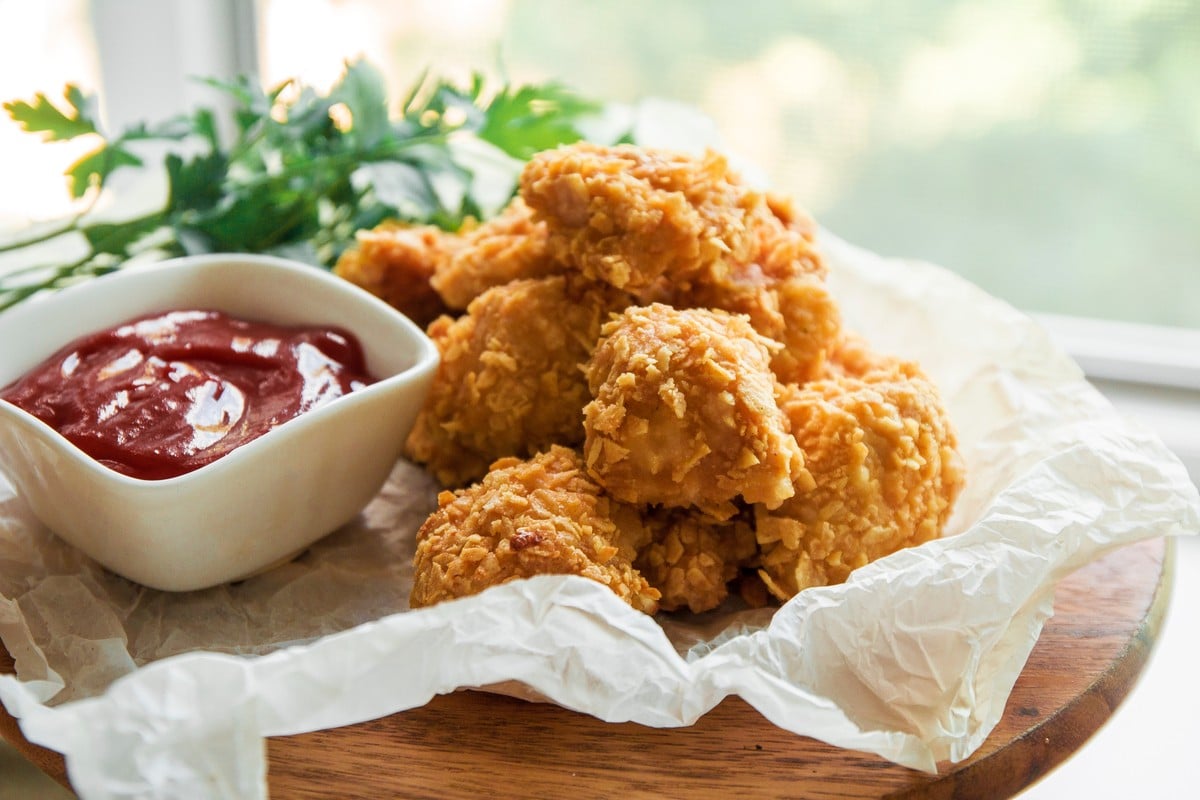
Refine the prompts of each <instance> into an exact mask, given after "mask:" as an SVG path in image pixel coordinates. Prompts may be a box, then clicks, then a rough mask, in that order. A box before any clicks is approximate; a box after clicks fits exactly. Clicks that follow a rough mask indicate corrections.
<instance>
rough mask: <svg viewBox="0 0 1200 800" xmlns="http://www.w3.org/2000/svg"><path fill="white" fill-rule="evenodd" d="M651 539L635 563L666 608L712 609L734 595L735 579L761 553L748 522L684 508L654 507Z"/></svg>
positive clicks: (649, 517) (648, 521) (648, 517)
mask: <svg viewBox="0 0 1200 800" xmlns="http://www.w3.org/2000/svg"><path fill="white" fill-rule="evenodd" d="M642 524H643V525H644V526H645V529H646V531H647V537H646V538H647V539H648V540H649V541H648V543H647V544H645V545H643V546H642V547H641V549H640V550H639V551H638V556H637V559H636V560H635V561H634V564H633V565H634V566H635V567H636V568H637V569H638V571H639V572H641V574H642V577H644V578H645V579H646V580H647V582H649V584H650V585H651V586H653V587H654V588H655V589H657V590H658V591H659V592H661V593H662V598H661V599H660V600H659V607H660V608H661V609H663V610H664V611H676V610H678V609H681V608H687V609H688V610H689V611H692V612H693V613H696V614H699V613H701V612H704V611H711V610H712V609H714V608H716V607H717V606H719V605H721V603H722V602H723V601H724V600H725V598H726V597H728V596H729V582H730V581H732V580H733V579H734V578H736V577H738V569H739V567H740V566H741V565H742V564H745V563H746V562H748V561H750V560H751V559H752V558H754V557H755V556H756V555H757V553H758V546H757V544H756V542H755V539H754V530H753V528H752V527H751V526H750V524H749V523H748V522H746V521H745V520H741V519H736V518H735V519H733V520H731V521H729V522H718V521H717V520H713V519H710V518H708V517H706V516H704V515H703V514H699V513H697V512H694V511H687V510H682V509H670V510H665V511H664V510H650V511H648V512H647V513H646V514H645V516H644V517H643V523H642Z"/></svg>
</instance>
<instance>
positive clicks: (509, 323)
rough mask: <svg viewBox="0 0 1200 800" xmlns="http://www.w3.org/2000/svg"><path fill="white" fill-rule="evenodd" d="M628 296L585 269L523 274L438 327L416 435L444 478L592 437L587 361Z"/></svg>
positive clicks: (421, 454)
mask: <svg viewBox="0 0 1200 800" xmlns="http://www.w3.org/2000/svg"><path fill="white" fill-rule="evenodd" d="M628 302H629V298H628V297H627V296H626V295H624V294H623V293H622V292H620V291H618V290H616V289H614V288H612V287H611V286H608V285H606V284H602V283H593V282H590V281H585V280H584V279H582V278H581V277H579V276H578V275H571V276H562V275H558V276H551V277H548V278H540V279H536V280H534V279H531V280H523V281H515V282H513V283H508V284H505V285H503V286H497V287H494V288H492V289H489V290H488V291H486V292H484V293H483V294H481V295H480V296H479V297H477V298H476V299H475V300H473V301H472V302H471V304H470V306H468V308H467V313H466V314H465V315H464V316H462V317H460V318H458V319H450V318H449V317H441V318H439V319H438V320H436V321H435V322H434V323H433V324H432V325H430V326H429V335H430V337H431V338H432V339H433V340H434V342H435V343H436V344H437V346H438V350H439V352H440V354H441V358H442V360H441V364H440V365H439V366H438V371H437V373H436V375H435V376H434V379H433V385H432V387H431V388H430V391H429V395H428V396H427V397H426V400H425V405H424V407H423V408H422V410H421V413H420V414H419V415H418V417H417V421H416V424H415V425H414V427H413V430H412V433H411V434H409V438H408V442H407V455H408V456H409V457H410V458H412V459H413V460H414V461H417V462H420V463H423V464H426V465H428V467H429V469H430V470H431V471H432V473H433V474H434V476H435V477H436V478H437V479H438V480H439V481H440V482H441V483H442V485H444V486H458V485H462V484H464V483H467V482H469V481H471V480H475V479H477V478H479V477H481V476H482V475H483V474H484V473H485V472H486V471H487V468H488V465H490V464H491V463H492V462H493V461H495V460H496V459H497V458H501V457H503V456H527V455H531V454H533V453H536V452H538V451H541V450H544V449H546V448H547V447H549V446H550V445H552V444H563V445H568V446H569V445H574V444H578V443H579V442H580V441H582V440H583V414H582V409H583V406H584V405H585V404H586V403H587V402H588V401H589V400H590V399H591V397H590V395H589V393H588V388H587V381H586V380H585V378H584V375H583V372H582V370H581V369H580V364H581V363H582V362H584V361H586V360H587V359H588V357H589V356H590V355H591V352H592V348H593V347H594V346H595V343H596V341H597V339H598V338H599V335H600V326H601V324H602V322H603V321H604V320H605V319H606V318H607V317H608V314H609V312H611V311H614V310H617V309H619V308H623V307H624V306H625V305H626V304H627V303H628Z"/></svg>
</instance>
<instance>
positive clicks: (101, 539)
mask: <svg viewBox="0 0 1200 800" xmlns="http://www.w3.org/2000/svg"><path fill="white" fill-rule="evenodd" d="M185 308H199V309H215V310H218V311H224V312H225V313H227V314H229V315H230V316H233V317H239V318H242V319H247V320H254V321H262V322H269V323H276V324H282V325H289V326H290V325H331V326H337V327H340V328H343V329H345V330H347V331H349V332H350V333H352V334H354V335H355V336H356V337H357V338H358V340H359V343H360V344H361V345H362V349H363V353H364V356H365V357H366V366H367V370H368V372H369V373H370V374H371V375H372V376H374V377H375V378H376V379H377V382H375V383H372V384H370V385H368V386H366V387H364V388H362V389H359V390H357V391H354V392H351V393H350V394H348V395H345V396H343V397H340V398H338V399H336V400H334V401H333V402H331V403H328V404H327V405H324V406H321V407H319V408H317V409H314V410H312V411H309V412H306V413H304V414H301V415H300V416H298V417H296V418H294V419H291V420H289V421H288V422H286V423H284V424H282V425H279V426H278V427H276V428H274V429H272V430H270V431H269V432H267V433H266V434H264V435H262V436H260V437H258V438H257V439H254V440H252V441H250V442H248V443H246V444H244V445H242V446H241V447H238V448H236V449H235V450H233V451H232V452H230V453H228V454H227V455H225V456H223V457H221V458H219V459H217V460H216V461H214V462H212V463H210V464H207V465H205V466H203V467H200V468H199V469H196V470H194V471H192V472H188V473H185V474H183V475H180V476H178V477H174V478H167V479H163V480H141V479H138V478H132V477H129V476H127V475H123V474H121V473H119V472H116V471H114V470H112V469H110V468H108V467H106V466H104V465H102V464H100V463H99V462H98V461H96V460H94V459H93V458H92V457H91V456H88V455H87V454H85V453H84V452H83V451H81V450H80V449H78V448H77V447H76V446H75V445H73V444H72V443H71V442H69V441H68V440H67V439H66V438H65V437H63V436H62V435H60V434H59V433H58V432H57V431H55V430H54V429H53V428H51V427H50V426H49V425H47V424H46V423H44V422H42V421H41V420H39V419H37V418H36V417H34V416H33V415H31V414H28V413H26V412H25V411H23V410H21V409H20V408H18V407H17V406H15V405H13V404H11V403H9V402H6V401H3V400H0V473H3V474H4V475H5V476H6V477H7V478H8V479H9V481H11V482H12V484H13V485H14V486H15V487H16V490H17V492H18V494H19V496H20V497H21V498H23V499H24V500H25V501H26V502H27V503H28V504H29V506H30V508H31V509H32V511H33V513H34V515H36V516H37V518H38V519H39V520H41V521H42V523H43V524H45V525H46V527H48V528H49V529H50V530H52V531H54V532H55V533H56V534H57V535H58V536H59V537H61V538H62V539H64V540H66V541H67V542H69V543H71V544H72V545H74V546H75V547H77V548H79V549H80V550H82V551H83V552H84V553H86V554H87V555H89V556H91V557H92V558H93V559H95V560H96V561H98V562H99V563H101V564H103V565H104V566H105V567H107V568H108V569H110V570H111V571H113V572H115V573H117V574H119V575H122V576H124V577H126V578H128V579H130V580H133V581H136V582H137V583H140V584H143V585H145V586H149V587H152V588H155V589H163V590H168V591H188V590H193V589H202V588H206V587H210V586H215V585H218V584H221V583H227V582H230V581H236V580H239V579H241V578H244V577H247V576H250V575H253V574H255V573H258V572H261V571H263V570H265V569H268V568H270V567H271V566H274V565H276V564H279V563H282V562H285V561H287V560H289V559H291V558H293V557H295V556H296V555H298V554H299V553H301V552H302V551H303V550H304V549H305V548H307V547H308V546H309V545H310V544H312V543H313V542H314V541H316V540H317V539H320V538H321V537H322V536H325V535H326V534H328V533H331V532H332V531H334V530H335V529H337V528H338V527H340V526H341V525H343V524H345V523H346V522H348V521H350V520H351V519H353V518H354V517H355V516H356V515H357V514H358V512H359V511H360V510H361V509H362V508H363V507H364V506H365V505H366V504H367V502H368V501H370V499H371V498H372V497H374V496H375V494H376V493H378V491H379V490H380V488H381V487H382V486H383V484H384V482H385V481H386V480H387V477H388V475H389V474H390V472H391V470H392V468H393V466H394V465H395V463H396V460H397V459H398V458H399V456H400V453H401V450H402V448H403V446H404V441H405V439H406V438H407V436H408V432H409V430H410V429H411V428H412V425H413V422H414V420H415V419H416V416H417V413H418V411H419V410H420V408H421V405H422V403H423V402H424V399H425V395H426V392H427V391H428V388H429V384H430V382H431V381H432V379H433V374H434V371H435V369H436V368H437V363H438V353H437V348H436V347H435V345H434V344H433V342H432V341H430V340H429V339H428V338H427V337H426V336H425V334H424V333H423V332H422V331H421V330H420V328H418V327H417V326H416V325H415V324H413V323H412V322H411V321H410V320H409V319H408V318H407V317H405V316H404V315H403V314H401V313H400V312H398V311H396V310H395V309H393V308H392V307H390V306H388V305H387V304H386V303H384V302H383V301H381V300H379V299H377V298H375V297H374V296H372V295H370V294H369V293H367V292H365V291H363V290H362V289H359V288H358V287H356V286H354V285H352V284H350V283H349V282H347V281H345V280H343V279H341V278H338V277H335V276H333V275H331V274H329V273H327V272H325V271H324V270H321V269H319V268H317V267H312V266H308V265H304V264H299V263H295V262H291V261H287V260H284V259H279V258H273V257H268V256H251V255H206V256H189V257H184V258H177V259H173V260H170V261H163V262H159V263H157V264H152V265H148V266H137V267H129V268H127V269H125V270H122V271H119V272H115V273H112V274H110V275H107V276H104V277H101V278H96V279H94V280H92V281H89V282H87V283H83V284H79V285H76V286H73V287H70V288H67V289H63V290H61V291H59V292H56V293H54V294H51V295H47V296H44V297H37V298H34V299H32V300H30V301H27V302H26V303H24V304H21V305H18V306H15V307H14V308H11V309H9V310H8V311H5V312H2V313H0V387H4V386H8V385H9V384H11V383H13V382H14V381H16V380H17V379H18V378H20V377H21V376H23V375H24V374H26V373H27V372H29V371H30V370H32V369H33V368H34V367H36V366H37V365H38V364H40V363H41V362H42V361H44V360H45V359H47V358H49V357H50V356H51V355H53V354H54V353H55V352H57V351H58V350H60V349H61V348H62V347H64V346H66V345H67V344H69V343H70V342H72V341H74V340H75V339H77V338H79V337H81V336H86V335H89V334H92V333H95V332H98V331H100V330H103V329H105V328H110V327H112V326H115V325H119V324H121V323H123V322H126V321H128V320H130V319H133V318H135V317H138V316H143V315H146V314H152V313H156V312H161V311H169V310H173V309H185Z"/></svg>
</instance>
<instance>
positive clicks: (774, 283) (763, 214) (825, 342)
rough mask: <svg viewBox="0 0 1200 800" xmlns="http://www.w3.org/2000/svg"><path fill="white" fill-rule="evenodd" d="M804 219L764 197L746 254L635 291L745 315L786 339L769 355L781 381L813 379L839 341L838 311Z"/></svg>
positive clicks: (685, 304) (656, 298)
mask: <svg viewBox="0 0 1200 800" xmlns="http://www.w3.org/2000/svg"><path fill="white" fill-rule="evenodd" d="M805 219H807V218H803V217H800V216H799V215H798V212H796V211H795V209H794V208H792V207H791V205H790V204H789V203H786V202H785V201H783V200H781V199H779V198H775V199H773V200H769V201H768V202H767V203H766V204H765V205H764V206H762V207H761V208H758V209H755V210H754V211H753V212H752V213H751V214H750V216H749V222H750V229H751V234H752V236H753V248H754V249H753V253H752V258H751V259H750V260H747V261H744V262H737V263H734V264H732V265H730V267H729V270H728V271H727V272H724V273H721V274H709V275H703V276H701V277H700V278H698V279H695V280H692V279H687V280H659V281H657V282H656V283H655V284H654V285H652V286H651V287H649V288H648V289H646V290H643V291H641V292H640V293H639V296H640V297H641V298H642V299H644V300H646V301H647V302H649V301H658V302H663V303H666V304H668V305H672V306H675V307H676V308H719V309H722V310H724V311H729V312H730V313H734V314H746V315H747V316H748V317H749V318H750V324H751V325H753V326H754V330H756V331H758V332H759V333H761V334H762V335H763V336H766V337H768V338H771V339H774V340H775V341H777V342H779V343H780V344H782V345H783V347H782V348H780V349H778V350H777V351H776V352H775V353H774V355H773V356H772V359H771V369H772V370H773V371H774V372H775V374H776V376H777V377H778V378H779V380H780V381H782V382H784V383H803V382H805V381H809V380H812V379H813V378H816V377H818V375H819V374H820V372H821V369H822V367H823V366H824V363H825V359H826V357H827V354H828V352H829V350H830V348H831V347H832V346H833V345H834V342H835V341H836V340H837V337H838V333H839V330H840V328H841V315H840V313H839V312H838V307H837V303H836V302H835V301H834V299H833V296H832V295H831V294H830V293H829V290H828V289H827V288H826V286H825V274H826V267H825V262H824V260H823V259H822V258H821V255H820V253H819V252H818V251H817V249H816V247H815V246H814V245H813V242H812V238H811V237H812V232H811V230H809V229H808V228H806V227H804V223H803V220H805Z"/></svg>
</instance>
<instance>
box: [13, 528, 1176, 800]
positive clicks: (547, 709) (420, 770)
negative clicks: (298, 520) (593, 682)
mask: <svg viewBox="0 0 1200 800" xmlns="http://www.w3.org/2000/svg"><path fill="white" fill-rule="evenodd" d="M1173 558H1174V545H1173V543H1172V542H1170V541H1166V540H1163V539H1154V540H1150V541H1147V542H1143V543H1140V544H1137V545H1132V546H1129V547H1126V548H1123V549H1121V550H1118V551H1115V552H1113V553H1111V554H1109V555H1108V556H1106V557H1104V558H1102V559H1100V560H1098V561H1096V562H1094V563H1093V564H1091V565H1089V566H1087V567H1085V568H1084V569H1082V570H1080V571H1079V572H1077V573H1075V574H1074V575H1071V576H1070V577H1068V578H1067V579H1066V580H1064V581H1063V582H1062V583H1061V584H1060V586H1059V588H1058V591H1057V593H1056V595H1055V615H1054V617H1053V618H1052V619H1050V620H1049V621H1048V622H1047V623H1046V626H1045V628H1044V630H1043V631H1042V636H1041V638H1040V639H1039V640H1038V643H1037V645H1036V646H1035V647H1034V649H1033V652H1032V653H1031V654H1030V657H1029V660H1028V662H1027V663H1026V665H1025V669H1024V671H1023V672H1022V674H1021V677H1020V678H1019V679H1018V681H1017V683H1016V686H1015V687H1014V688H1013V692H1012V695H1011V696H1010V698H1009V701H1008V705H1007V707H1006V708H1005V712H1004V716H1003V718H1002V719H1001V721H1000V723H999V724H998V725H997V727H996V729H995V730H994V731H993V732H992V734H991V736H989V737H988V739H987V741H986V742H985V743H984V744H983V746H982V747H980V749H979V750H978V751H977V752H976V753H975V754H974V755H972V756H971V757H970V758H969V759H967V760H966V761H963V762H961V763H958V764H949V763H947V764H942V765H940V769H939V774H938V775H925V774H923V773H919V772H914V771H912V770H908V769H905V768H903V767H899V766H896V765H894V764H891V763H889V762H887V761H885V760H883V759H881V758H878V757H876V756H873V755H867V754H863V753H858V752H855V751H849V750H842V749H839V748H835V747H831V746H829V745H826V744H823V743H821V742H817V741H814V740H812V739H809V738H806V737H801V736H796V735H794V734H791V733H788V732H786V731H784V730H782V729H780V728H776V727H775V726H773V725H771V724H770V723H768V722H767V721H766V720H764V719H763V718H762V717H761V716H760V715H759V714H758V713H757V712H756V711H754V709H752V708H750V707H749V706H748V705H746V704H745V703H744V702H742V701H740V700H737V699H736V698H730V699H728V700H726V701H725V702H723V703H721V705H719V706H718V707H717V708H715V709H713V710H712V711H711V712H709V713H708V714H707V715H706V716H704V717H703V718H701V719H700V720H699V721H698V722H697V723H696V724H695V725H693V726H692V727H689V728H672V729H655V728H646V727H642V726H639V725H635V724H632V723H623V724H611V723H605V722H601V721H599V720H596V719H594V718H592V717H589V716H586V715H583V714H577V713H574V712H571V711H567V710H565V709H562V708H559V707H557V706H552V705H548V704H536V703H526V702H523V701H520V700H514V699H511V698H507V697H500V696H497V695H492V694H486V693H481V692H456V693H454V694H450V695H446V696H442V697H438V698H435V699H434V700H433V701H432V702H431V703H429V704H428V705H426V706H424V707H423V708H419V709H414V710H412V711H407V712H404V713H402V714H395V715H392V716H389V717H384V718H382V719H378V720H374V721H371V722H365V723H361V724H359V725H352V726H348V727H345V728H337V729H333V730H327V731H318V732H316V733H308V734H303V735H298V736H289V737H280V738H273V739H270V740H268V742H267V754H268V762H269V766H268V782H269V785H270V791H271V796H272V797H273V798H326V797H334V796H336V797H340V798H377V797H410V798H417V797H429V798H451V797H578V798H585V797H638V796H675V797H681V796H691V797H717V796H720V797H727V796H737V795H743V796H748V797H804V798H867V797H870V798H878V797H888V798H957V797H962V798H994V797H1010V796H1012V795H1014V794H1016V793H1017V792H1019V791H1021V790H1022V789H1024V788H1026V787H1028V786H1029V785H1030V784H1032V783H1033V782H1035V781H1036V780H1037V779H1038V778H1040V777H1041V776H1043V775H1045V774H1046V773H1047V772H1049V771H1050V770H1051V769H1053V768H1054V767H1055V766H1056V765H1058V764H1059V763H1061V762H1062V761H1063V760H1065V759H1066V758H1068V757H1069V756H1070V755H1071V754H1072V753H1074V752H1075V751H1076V750H1077V749H1078V748H1079V747H1080V746H1081V745H1082V744H1083V743H1084V742H1085V741H1086V740H1087V739H1088V738H1089V737H1090V736H1091V735H1092V734H1093V733H1095V732H1096V730H1097V729H1098V728H1099V727H1100V726H1101V725H1102V724H1104V722H1105V721H1106V720H1107V719H1108V718H1109V716H1110V715H1111V714H1112V711H1113V710H1114V709H1115V708H1116V707H1117V705H1118V704H1119V703H1120V702H1121V700H1122V699H1124V697H1125V696H1126V694H1128V692H1129V690H1130V689H1131V688H1132V687H1133V685H1134V683H1135V682H1136V681H1137V678H1138V676H1139V675H1140V674H1141V671H1142V668H1143V667H1144V666H1145V663H1146V660H1147V659H1148V657H1149V655H1150V651H1151V650H1152V648H1153V646H1154V641H1155V638H1156V637H1157V634H1158V631H1159V629H1160V627H1161V624H1162V620H1163V617H1164V614H1165V612H1166V607H1167V601H1168V598H1169V596H1170V576H1171V574H1172V571H1173ZM12 670H13V665H12V660H11V658H9V657H8V654H7V653H5V652H3V649H2V648H0V671H6V672H12ZM0 713H2V709H0ZM0 735H3V736H4V737H5V738H6V739H9V740H10V741H12V742H13V743H14V745H16V746H17V747H18V748H19V749H20V750H21V751H22V752H24V753H25V754H26V755H27V756H28V757H29V758H30V759H31V760H33V762H34V763H36V764H37V765H38V766H39V767H41V768H42V769H43V770H44V771H46V772H47V773H49V774H50V775H52V776H54V777H56V778H57V779H58V780H60V781H61V782H63V783H66V777H65V767H64V765H63V760H62V757H61V756H59V755H58V754H57V753H54V752H52V751H49V750H45V749H43V748H40V747H36V746H34V745H30V744H29V743H28V742H26V741H25V740H24V739H23V738H22V737H21V735H20V730H19V729H18V727H17V726H16V723H15V721H14V720H12V718H11V717H8V716H7V715H3V716H2V718H0Z"/></svg>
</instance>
